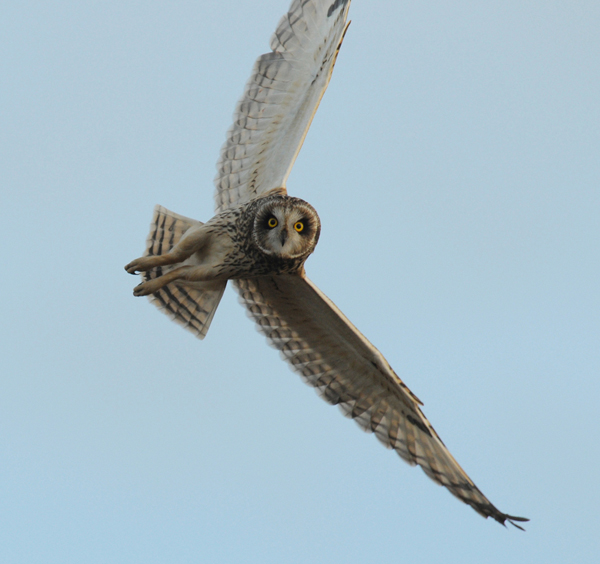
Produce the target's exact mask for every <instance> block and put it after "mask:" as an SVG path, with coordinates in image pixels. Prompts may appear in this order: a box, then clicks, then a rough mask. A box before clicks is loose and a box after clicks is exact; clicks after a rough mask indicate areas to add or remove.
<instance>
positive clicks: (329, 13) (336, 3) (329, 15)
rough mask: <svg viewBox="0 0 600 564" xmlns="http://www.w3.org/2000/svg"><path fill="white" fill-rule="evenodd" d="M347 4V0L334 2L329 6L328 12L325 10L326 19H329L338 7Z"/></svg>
mask: <svg viewBox="0 0 600 564" xmlns="http://www.w3.org/2000/svg"><path fill="white" fill-rule="evenodd" d="M347 3H348V0H335V2H334V3H333V4H332V5H331V6H329V10H327V17H328V18H330V17H331V14H333V12H335V11H336V10H337V9H338V8H339V7H340V6H342V5H345V4H347Z"/></svg>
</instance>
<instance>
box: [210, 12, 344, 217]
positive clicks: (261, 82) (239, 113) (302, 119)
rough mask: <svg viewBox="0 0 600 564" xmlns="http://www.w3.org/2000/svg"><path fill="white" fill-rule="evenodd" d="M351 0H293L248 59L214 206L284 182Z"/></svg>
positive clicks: (316, 103)
mask: <svg viewBox="0 0 600 564" xmlns="http://www.w3.org/2000/svg"><path fill="white" fill-rule="evenodd" d="M349 7H350V0H294V1H293V2H292V5H291V6H290V10H289V12H288V13H287V14H286V15H285V16H283V18H281V21H280V22H279V25H278V26H277V30H276V31H275V33H274V34H273V36H272V37H271V49H272V51H271V52H270V53H265V54H264V55H261V56H260V57H259V58H258V59H257V60H256V63H254V68H253V70H252V75H251V76H250V79H249V80H248V83H247V84H246V88H245V90H244V94H243V96H242V98H241V100H240V101H239V102H238V104H237V107H236V110H235V113H234V122H233V125H232V126H231V128H230V129H229V131H228V133H227V141H226V142H225V144H224V145H223V148H222V149H221V156H220V158H219V161H218V163H217V170H218V172H217V176H216V178H215V185H216V188H217V190H216V194H215V203H216V209H217V212H220V211H222V210H224V209H225V208H228V207H230V206H232V205H236V204H239V203H242V202H246V201H248V200H251V199H252V198H254V197H256V196H257V195H259V194H264V193H265V192H268V191H270V190H273V189H275V188H285V183H286V179H287V177H288V175H289V173H290V170H291V168H292V165H293V164H294V161H295V160H296V156H297V155H298V152H299V151H300V147H301V146H302V143H303V141H304V137H305V136H306V132H307V131H308V128H309V127H310V123H311V121H312V118H313V116H314V115H315V112H316V111H317V107H318V106H319V102H320V101H321V98H322V96H323V93H324V92H325V89H326V88H327V84H328V83H329V79H330V78H331V73H332V71H333V66H334V64H335V59H336V57H337V54H338V51H339V48H340V45H341V42H342V39H343V36H344V33H345V30H346V28H347V24H346V17H347V15H348V9H349Z"/></svg>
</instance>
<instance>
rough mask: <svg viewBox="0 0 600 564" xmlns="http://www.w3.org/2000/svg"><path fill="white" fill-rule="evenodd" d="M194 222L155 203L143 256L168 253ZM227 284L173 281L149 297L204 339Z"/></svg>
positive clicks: (149, 275)
mask: <svg viewBox="0 0 600 564" xmlns="http://www.w3.org/2000/svg"><path fill="white" fill-rule="evenodd" d="M194 225H201V222H199V221H196V220H195V219H189V218H187V217H184V216H182V215H179V214H176V213H174V212H172V211H169V210H168V209H166V208H164V207H162V206H156V207H155V208H154V215H153V217H152V223H151V225H150V234H149V235H148V239H147V240H146V251H145V253H144V256H154V255H162V254H165V253H168V252H169V251H170V250H171V249H172V248H173V246H174V245H176V244H177V242H178V241H179V240H180V239H181V237H182V236H183V234H184V233H185V232H186V231H187V230H188V229H189V228H190V227H192V226H194ZM186 262H187V261H186ZM177 266H179V265H174V266H163V267H158V268H156V269H154V270H150V271H148V272H144V273H142V277H143V279H144V280H153V279H154V278H158V277H159V276H162V275H163V274H166V273H167V272H169V271H170V270H172V269H173V268H176V267H177ZM226 285H227V282H223V281H211V282H183V281H176V282H171V283H170V284H167V285H166V286H164V287H163V288H161V289H160V290H159V291H158V292H155V293H154V294H152V295H150V296H148V297H149V298H150V301H151V302H152V303H153V304H154V305H155V306H156V307H158V309H160V310H161V311H162V312H163V313H165V314H167V315H168V316H169V317H170V318H171V319H172V320H173V321H175V322H176V323H178V324H179V325H181V326H183V327H184V328H185V329H187V330H188V331H191V332H192V333H194V334H195V335H196V336H197V337H198V338H200V339H204V337H205V336H206V333H207V331H208V328H209V327H210V323H211V321H212V318H213V316H214V315H215V311H216V310H217V306H218V305H219V302H220V301H221V297H222V296H223V292H224V291H225V286H226Z"/></svg>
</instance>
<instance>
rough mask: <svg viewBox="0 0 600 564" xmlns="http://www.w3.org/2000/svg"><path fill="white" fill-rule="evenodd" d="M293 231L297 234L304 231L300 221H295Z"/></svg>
mask: <svg viewBox="0 0 600 564" xmlns="http://www.w3.org/2000/svg"><path fill="white" fill-rule="evenodd" d="M294 229H295V230H296V231H297V232H298V233H300V232H301V231H302V230H303V229H304V223H302V222H301V221H297V222H296V223H294Z"/></svg>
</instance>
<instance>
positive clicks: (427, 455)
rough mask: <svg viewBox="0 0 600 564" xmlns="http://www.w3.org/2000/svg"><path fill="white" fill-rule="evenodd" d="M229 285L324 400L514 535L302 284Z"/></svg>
mask: <svg viewBox="0 0 600 564" xmlns="http://www.w3.org/2000/svg"><path fill="white" fill-rule="evenodd" d="M234 285H235V287H236V289H237V291H238V292H239V294H240V299H241V301H242V303H243V304H244V305H245V306H246V308H247V309H248V311H249V314H250V316H251V317H252V318H254V320H255V321H256V323H257V324H258V328H259V330H260V331H261V332H262V333H264V334H265V335H266V337H267V339H268V340H269V342H270V343H271V344H272V345H273V346H274V347H275V348H277V349H279V351H280V352H281V354H282V356H283V357H284V358H285V360H286V361H287V362H288V363H289V364H290V365H291V367H292V369H293V370H294V371H296V372H298V373H299V374H300V376H301V377H302V379H303V380H304V381H305V382H306V383H308V384H310V385H311V386H314V387H315V388H316V390H317V392H318V393H319V395H320V396H321V397H322V398H323V399H325V400H326V401H327V402H329V403H331V404H333V405H339V406H340V408H341V410H342V412H343V413H344V414H345V415H346V416H347V417H350V418H352V419H354V420H355V421H356V422H357V423H358V424H359V425H360V426H361V427H362V428H363V429H364V430H366V431H369V432H374V433H375V435H376V436H377V438H378V439H379V440H380V441H381V442H382V443H383V444H384V445H385V446H386V447H387V448H393V449H394V450H395V451H396V452H397V453H398V454H399V455H400V456H401V457H402V458H403V459H404V460H406V461H407V462H408V463H409V464H411V465H415V464H418V465H419V466H421V468H422V469H423V470H424V472H425V473H426V474H427V475H428V476H429V477H430V478H431V479H432V480H433V481H435V482H437V483H438V484H441V485H443V486H445V487H446V488H448V490H450V492H451V493H452V494H454V495H455V496H456V497H458V498H459V499H460V500H461V501H463V502H464V503H466V504H468V505H470V506H471V507H472V508H473V509H475V511H477V512H478V513H479V514H480V515H483V516H484V517H486V518H487V517H492V518H494V519H495V520H496V521H498V522H499V523H502V524H504V522H505V521H509V522H510V523H511V524H513V525H514V526H515V527H518V528H521V527H520V526H519V525H517V524H516V523H515V521H527V520H528V519H525V518H523V517H515V516H512V515H508V514H506V513H502V512H501V511H499V510H498V509H497V508H496V507H495V506H494V505H493V504H492V503H491V502H490V501H489V500H488V499H487V498H486V497H485V496H484V495H483V494H482V493H481V491H480V490H479V489H478V488H477V486H475V484H474V483H473V482H472V481H471V479H470V478H469V477H468V476H467V474H466V473H465V472H464V470H463V469H462V468H461V467H460V466H459V464H458V463H457V462H456V460H454V458H453V456H452V455H451V454H450V452H449V451H448V449H447V448H446V446H445V445H444V443H443V442H442V441H441V439H440V438H439V436H438V435H437V433H436V432H435V430H434V428H433V427H432V425H431V423H429V421H428V420H427V418H426V417H425V415H423V413H422V411H421V409H420V408H419V404H420V403H421V402H420V401H419V400H418V398H417V397H416V396H414V395H413V394H412V392H411V391H410V390H409V389H408V388H407V387H406V385H405V384H404V382H402V380H400V378H399V377H398V376H397V375H396V373H395V372H394V371H393V370H392V368H391V367H390V365H389V364H388V363H387V361H386V360H385V358H384V357H383V355H382V354H381V353H380V352H379V351H378V350H377V349H376V348H375V347H374V346H373V345H372V344H371V343H370V342H369V341H368V340H367V339H366V338H365V337H364V336H363V335H362V334H361V333H360V331H358V329H356V327H354V325H352V323H350V321H349V320H348V319H347V318H346V317H345V316H344V314H343V313H342V312H341V311H340V310H339V309H338V308H337V307H336V306H335V304H333V302H332V301H331V300H329V299H328V298H327V296H325V294H323V293H322V292H321V291H320V290H319V289H318V288H317V287H316V286H315V285H314V284H313V283H312V282H311V281H310V280H308V278H306V277H305V276H297V275H277V276H275V275H273V276H262V277H258V278H253V279H248V280H236V281H235V282H234Z"/></svg>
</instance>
